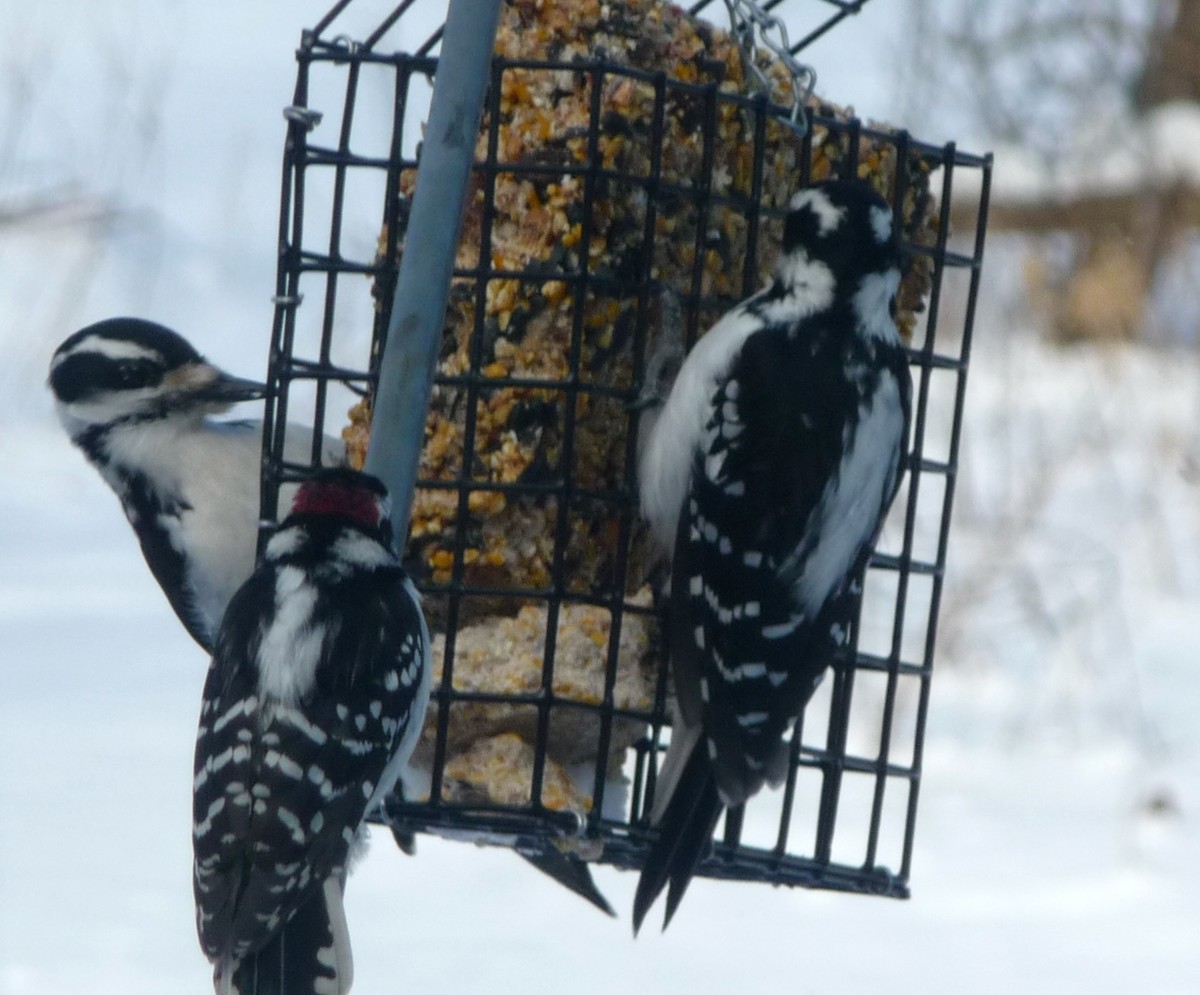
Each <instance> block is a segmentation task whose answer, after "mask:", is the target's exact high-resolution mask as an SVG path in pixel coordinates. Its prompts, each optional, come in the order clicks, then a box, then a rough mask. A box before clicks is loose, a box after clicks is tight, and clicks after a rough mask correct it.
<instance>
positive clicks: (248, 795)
mask: <svg viewBox="0 0 1200 995" xmlns="http://www.w3.org/2000/svg"><path fill="white" fill-rule="evenodd" d="M391 539H392V537H391V524H390V521H389V519H388V508H387V492H386V490H385V489H384V487H383V485H382V484H381V483H380V482H379V481H378V480H377V479H376V478H374V477H370V476H367V475H366V474H361V473H358V472H356V471H353V470H349V469H342V468H339V469H330V470H322V471H318V472H317V473H316V474H315V475H314V476H313V477H312V478H311V479H309V480H307V481H306V482H304V483H303V484H302V485H301V486H300V488H299V490H298V491H297V493H296V496H295V499H294V501H293V503H292V508H291V513H290V514H289V515H288V517H287V518H286V519H285V520H284V522H283V524H282V525H281V526H280V528H279V530H278V531H277V532H276V533H275V534H274V535H273V536H272V537H271V540H270V541H269V542H268V544H267V547H266V553H265V557H264V560H263V563H262V564H261V566H260V567H259V568H258V569H257V570H256V571H255V573H254V574H253V576H252V577H251V578H250V579H249V580H248V581H247V582H246V583H245V584H244V585H243V586H242V587H241V588H240V589H239V590H238V592H237V594H236V595H234V598H233V600H232V601H231V602H230V604H229V609H228V611H227V612H226V614H225V618H224V621H223V622H222V624H221V628H220V631H219V633H218V635H217V639H216V645H215V648H214V651H213V657H212V665H211V667H210V668H209V672H208V679H207V681H206V682H205V686H204V700H203V705H202V707H201V712H200V728H199V733H198V735H197V739H196V759H195V784H194V800H193V817H194V824H193V847H194V853H195V864H194V872H193V883H194V891H195V898H196V916H197V927H198V931H199V935H200V945H201V947H202V948H203V949H204V952H205V954H207V955H208V957H209V958H210V959H211V960H212V961H213V962H214V978H215V987H216V991H217V992H218V993H222V995H224V993H233V992H237V993H240V995H266V993H271V992H276V991H279V992H284V991H286V992H287V993H290V995H296V993H300V992H309V993H318V992H320V993H344V992H346V991H348V990H349V987H350V981H351V977H352V967H351V960H350V949H349V940H348V934H347V931H346V927H345V916H344V912H343V909H342V890H343V884H344V880H345V874H346V868H347V862H348V860H349V858H350V852H351V847H352V844H353V843H354V841H355V838H356V834H357V832H358V830H359V827H360V825H361V823H362V821H363V819H364V818H365V816H366V815H368V814H370V813H371V812H372V811H373V810H375V809H376V808H377V807H378V806H380V805H381V804H382V802H383V798H384V796H385V795H386V794H387V793H388V792H389V791H390V790H391V789H392V787H393V785H394V784H395V783H396V781H397V779H398V778H399V776H400V774H401V773H402V771H403V769H404V766H405V765H406V764H407V762H408V758H409V756H410V754H411V753H412V749H413V746H414V744H415V743H416V741H417V737H418V736H419V734H420V731H421V724H422V721H423V719H424V713H425V707H426V704H427V702H428V698H429V682H430V662H429V645H430V643H429V633H428V631H427V630H426V626H425V620H424V616H423V615H422V612H421V607H420V603H419V599H418V595H417V592H416V590H415V588H414V587H413V586H412V583H411V582H410V581H409V579H408V577H407V575H406V574H405V572H404V570H403V569H402V567H401V565H400V561H399V559H398V558H397V556H396V555H395V553H394V552H393V550H392V545H391ZM280 971H282V972H283V974H284V975H285V976H286V981H285V982H281V981H280V980H279V979H278V974H279V972H280Z"/></svg>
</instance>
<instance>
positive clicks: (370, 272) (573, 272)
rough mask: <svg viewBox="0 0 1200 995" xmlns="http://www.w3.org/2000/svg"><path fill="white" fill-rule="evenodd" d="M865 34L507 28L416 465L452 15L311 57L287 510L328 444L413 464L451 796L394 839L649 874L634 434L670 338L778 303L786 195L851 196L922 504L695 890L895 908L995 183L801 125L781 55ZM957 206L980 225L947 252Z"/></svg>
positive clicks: (526, 16)
mask: <svg viewBox="0 0 1200 995" xmlns="http://www.w3.org/2000/svg"><path fill="white" fill-rule="evenodd" d="M864 2H865V0H859V2H857V3H851V2H834V0H803V2H793V3H792V4H791V6H792V7H794V8H795V11H794V13H795V15H796V16H797V17H800V18H802V17H804V16H809V17H812V18H814V20H813V22H812V24H811V26H810V30H809V32H808V34H807V36H806V37H805V38H804V39H802V40H801V41H800V42H798V43H797V44H795V45H790V44H787V43H786V38H785V44H775V45H767V46H762V45H760V46H759V47H758V48H757V49H756V50H751V49H750V48H749V47H748V46H747V45H746V36H745V33H744V32H743V37H741V38H739V37H738V36H737V35H736V34H731V33H730V31H729V27H728V24H729V21H728V20H726V21H723V22H721V23H715V22H714V23H709V22H707V21H706V20H705V18H707V17H710V16H711V17H714V18H718V16H724V15H725V11H726V9H727V8H729V9H734V8H736V7H738V6H739V5H736V4H735V5H732V7H730V5H726V6H725V7H723V6H722V5H720V4H711V7H710V4H709V3H698V4H696V5H694V7H693V8H692V9H691V10H689V11H684V10H681V9H679V8H675V7H670V6H667V5H664V4H661V3H658V2H656V0H625V2H623V3H617V2H611V3H607V4H601V3H599V2H589V0H583V2H580V3H577V4H570V5H567V4H550V3H546V4H540V3H536V2H534V0H509V2H507V3H505V4H504V6H503V9H502V12H501V15H500V24H499V29H498V33H497V36H496V44H495V49H494V51H495V55H494V57H493V59H492V63H491V67H490V75H489V77H488V86H487V93H486V97H485V101H484V105H483V116H482V122H481V124H480V127H479V129H478V133H477V135H476V136H475V153H474V156H475V157H474V165H473V167H472V169H471V173H470V180H469V185H468V189H467V196H466V211H465V221H464V224H463V229H462V234H461V238H460V240H459V243H458V249H457V256H456V259H455V264H454V275H453V283H452V286H451V288H450V296H449V307H448V309H447V315H446V320H445V327H444V329H443V330H442V338H441V347H440V352H439V355H438V367H437V376H436V379H435V386H434V389H433V398H432V405H431V408H430V411H429V415H428V418H427V420H426V422H425V425H424V426H423V437H422V436H421V434H420V433H421V431H422V427H421V426H407V427H405V426H402V425H389V424H378V423H375V424H372V408H373V399H374V397H375V393H376V390H377V388H378V383H377V379H378V372H379V366H380V356H381V352H382V351H383V345H384V342H385V339H386V336H387V331H388V328H389V322H390V320H391V317H392V310H393V308H392V305H393V293H394V291H395V287H396V282H397V274H398V272H399V270H400V265H401V261H402V259H403V256H404V253H405V251H412V252H418V251H420V249H421V246H418V245H411V244H409V243H408V239H407V226H408V221H409V217H410V211H411V208H412V194H413V189H414V182H415V178H416V176H417V175H418V172H417V170H418V155H419V152H420V142H421V138H422V131H421V129H422V121H423V116H424V114H425V112H426V110H427V108H428V104H429V95H430V93H431V92H432V86H433V85H434V83H433V81H434V80H435V79H436V76H437V73H438V71H439V58H440V52H441V43H442V28H441V23H442V18H443V17H444V13H445V9H444V4H443V5H438V4H435V3H430V4H429V5H428V7H430V8H437V9H434V10H431V9H426V5H425V4H423V3H421V2H418V0H406V2H402V3H399V4H398V5H396V6H394V7H392V6H391V5H388V4H382V5H381V4H374V3H371V2H368V0H355V2H350V0H343V2H341V3H339V4H338V5H337V6H336V7H334V8H333V9H332V10H331V11H330V13H329V14H328V15H327V16H326V17H325V18H324V19H323V20H322V21H321V22H320V24H319V25H318V26H317V27H315V28H314V29H312V30H310V31H306V32H305V33H304V34H303V36H302V41H301V45H300V47H299V50H298V52H297V61H298V79H297V84H296V91H295V99H294V101H293V104H292V106H290V107H288V108H287V109H286V111H285V116H286V118H287V122H288V124H287V142H286V147H285V154H284V163H283V183H282V201H281V219H280V235H279V266H278V278H277V287H276V296H275V316H274V326H273V335H272V342H271V353H270V367H269V379H270V382H271V384H272V386H273V391H274V392H273V397H272V400H271V402H270V404H269V410H268V423H267V425H268V428H267V433H266V438H265V447H264V452H265V456H264V480H263V490H264V505H263V506H264V509H273V508H274V506H275V495H276V492H277V488H278V486H279V484H280V483H281V482H282V481H285V480H290V479H296V478H298V477H301V476H303V475H304V473H305V472H306V471H307V470H308V469H309V467H310V466H311V465H313V464H315V463H317V462H318V461H319V459H320V449H321V435H322V433H326V434H328V435H332V436H337V435H339V434H343V435H344V437H345V438H346V440H347V443H348V450H349V456H350V459H351V461H352V462H353V463H355V464H357V465H361V461H362V457H363V454H364V451H365V445H366V440H367V439H368V437H373V439H374V441H373V442H372V445H378V444H381V440H382V442H383V444H386V441H387V440H388V439H389V438H390V437H391V436H393V435H395V436H397V437H398V436H400V435H402V434H403V433H405V432H407V433H408V434H409V436H411V437H412V438H414V439H417V440H418V442H419V441H420V440H421V439H422V438H423V450H422V453H421V460H420V470H419V476H418V480H417V489H416V495H415V499H414V503H413V508H412V522H411V532H410V534H409V541H408V545H407V549H406V554H405V562H406V566H407V567H408V569H409V571H410V573H411V574H412V576H413V578H414V581H415V582H416V584H417V586H418V588H419V589H420V590H421V591H422V594H423V597H424V602H425V607H426V612H427V615H428V618H429V622H430V626H431V630H432V631H433V633H434V642H435V666H436V667H437V668H440V670H435V675H434V691H433V697H432V699H431V702H430V707H429V715H428V720H427V724H426V728H425V731H424V735H423V737H422V742H421V745H420V746H419V747H418V751H417V754H416V760H417V761H418V763H419V765H420V766H421V767H422V769H423V770H425V771H426V772H427V774H428V780H429V783H428V786H427V787H428V793H427V796H423V797H415V798H413V797H410V798H407V799H401V798H399V797H394V798H392V799H390V800H389V803H388V806H387V818H388V820H389V821H390V822H391V824H392V826H393V829H395V830H396V831H397V832H398V833H410V832H430V833H438V834H442V835H448V836H452V837H455V838H462V839H468V840H474V841H476V842H483V843H493V844H502V845H508V846H513V847H515V848H517V849H519V850H521V851H522V852H524V853H526V854H530V853H538V852H548V851H550V850H557V851H559V852H565V853H568V854H573V855H574V856H575V857H578V858H582V859H586V860H589V861H599V862H603V863H608V864H612V865H615V866H618V867H622V868H639V867H640V866H641V864H642V861H643V859H644V855H645V851H646V848H647V845H648V842H649V840H650V838H651V834H652V832H653V830H652V829H651V828H650V827H649V825H648V819H647V813H648V812H649V810H650V801H651V799H652V797H653V790H654V782H655V775H656V770H657V765H658V763H659V762H660V760H661V751H662V750H663V749H664V746H665V743H666V741H667V739H668V737H669V718H668V714H667V698H668V693H669V692H668V681H667V677H666V674H667V664H666V661H665V659H664V654H663V652H662V650H661V648H660V645H659V639H658V636H657V630H658V625H659V620H660V614H659V609H658V607H657V606H656V605H655V601H654V598H653V596H652V595H651V594H650V593H649V592H650V591H651V590H652V589H653V582H654V580H655V577H656V570H658V569H659V568H658V567H657V565H656V561H655V557H654V555H653V552H652V550H651V547H650V543H649V541H648V539H647V536H646V535H645V532H644V529H643V527H642V525H641V523H640V522H639V519H638V514H637V498H636V485H635V469H636V453H637V436H638V419H639V417H640V414H639V411H638V410H637V406H636V405H635V404H632V403H631V402H633V401H635V399H636V398H638V397H639V395H640V394H641V393H642V391H643V390H644V388H645V386H646V381H647V378H652V377H653V376H655V375H656V373H655V370H654V362H655V361H654V359H653V357H654V356H655V355H656V354H658V353H660V352H661V351H662V350H663V348H664V342H666V341H667V339H668V338H669V337H670V336H677V337H678V338H679V339H681V340H682V342H683V343H684V344H686V345H690V344H691V343H692V342H693V341H695V339H696V337H697V336H698V335H700V334H703V332H704V330H705V329H706V328H707V327H709V326H710V325H711V324H712V323H713V322H714V321H715V320H716V318H717V317H718V316H719V315H720V314H722V313H723V312H724V311H725V310H727V309H728V308H729V307H731V306H732V305H733V304H734V303H736V302H737V301H739V300H741V299H743V298H744V297H746V296H748V295H749V294H751V293H753V292H755V291H756V290H758V289H759V288H760V287H761V286H763V285H764V283H765V282H766V280H767V278H768V276H769V273H770V270H771V266H772V264H773V261H774V258H775V255H776V254H777V252H778V245H779V238H780V231H781V220H780V219H781V217H782V214H783V208H784V207H785V205H786V203H787V200H788V198H789V197H790V195H791V194H792V193H793V192H794V191H795V190H796V189H798V188H800V187H803V186H805V185H807V184H808V183H810V182H813V181H816V180H820V179H823V178H826V177H828V176H836V175H841V176H848V175H855V174H857V175H860V176H863V177H865V178H867V179H869V180H870V181H871V182H872V183H874V184H875V185H876V187H877V188H878V189H880V190H881V192H883V193H884V195H885V196H886V197H887V198H888V199H889V200H890V202H891V203H892V204H893V207H894V210H895V212H896V215H897V216H898V217H900V218H902V219H903V220H902V229H903V235H904V239H905V245H906V248H907V250H908V259H909V263H908V272H907V273H906V276H905V280H904V284H903V286H902V289H901V293H900V297H899V308H900V323H901V325H902V327H903V329H904V330H905V332H906V334H907V335H908V336H909V347H910V355H911V364H912V371H913V378H914V409H913V431H912V438H911V443H910V461H909V472H908V474H907V477H906V483H905V485H904V487H903V489H902V491H901V493H900V496H899V497H898V498H897V500H896V502H895V504H894V506H893V508H892V512H891V515H890V518H889V520H888V523H887V525H886V527H885V529H884V532H883V537H882V539H881V541H880V544H879V548H878V549H877V550H876V551H875V554H874V556H873V559H872V562H871V564H870V567H869V569H868V571H867V574H866V577H865V583H864V594H863V599H862V601H863V603H862V614H861V618H860V621H859V623H858V624H857V625H856V626H855V631H854V633H853V641H852V647H853V652H852V653H850V654H849V655H848V658H847V659H846V660H843V661H840V662H835V663H834V666H833V667H832V668H831V672H830V673H829V674H828V675H827V677H826V680H825V681H824V682H823V684H822V686H821V688H820V689H819V690H818V692H817V694H816V695H815V696H814V698H813V699H812V701H811V702H810V703H809V706H808V708H807V709H806V711H805V713H804V714H803V715H802V717H801V719H800V720H799V721H798V722H797V723H796V725H795V729H794V731H793V733H792V742H791V747H792V748H791V758H792V764H791V771H790V774H789V776H788V778H787V781H786V783H785V785H784V786H783V787H782V788H781V789H779V790H776V791H769V790H768V791H764V792H762V793H761V794H760V795H759V796H758V797H756V798H755V799H753V800H752V801H751V802H750V803H749V804H748V805H747V806H746V808H745V811H744V812H742V811H735V812H733V813H730V814H729V815H728V816H727V818H726V820H725V821H724V822H723V823H722V824H721V826H719V828H718V833H717V838H716V841H715V843H714V846H713V849H712V852H711V854H710V855H709V856H708V857H707V858H706V859H705V860H704V862H703V864H702V865H701V867H700V868H699V871H698V873H699V874H701V875H704V876H710V877H718V878H728V879H743V880H760V881H769V882H772V883H776V884H786V885H803V886H808V887H819V888H832V889H840V890H848V891H857V892H866V893H873V894H880V895H890V896H894V897H906V896H907V894H908V879H909V869H910V861H911V856H912V848H913V833H914V824H915V817H916V809H917V797H918V792H919V788H920V780H921V747H922V738H923V730H924V726H925V719H926V710H927V704H928V700H929V688H930V677H931V672H932V667H933V651H934V636H935V631H936V620H937V614H938V607H939V603H940V598H941V591H942V583H943V578H944V574H945V566H946V549H947V539H948V532H949V520H950V509H951V500H952V496H953V490H954V481H955V473H956V465H957V450H958V444H959V434H960V424H961V415H962V408H963V401H964V394H965V387H966V371H967V360H968V353H969V347H970V337H971V324H972V317H973V311H974V302H975V296H976V292H977V288H978V282H979V275H980V266H981V262H982V251H983V242H984V230H985V219H986V210H987V191H988V185H989V180H990V171H991V162H990V158H989V157H986V156H975V155H969V154H965V153H963V152H961V151H959V150H958V149H957V148H956V147H955V146H954V145H952V144H951V145H945V146H934V145H929V144H925V143H922V142H919V141H917V140H916V139H914V138H912V137H911V136H909V135H908V134H907V133H906V132H904V131H901V130H891V129H890V128H886V127H883V126H867V125H864V124H863V123H861V122H860V121H859V120H857V119H856V118H854V117H853V116H852V114H850V113H847V112H845V111H843V110H842V109H840V108H838V107H837V106H836V105H833V104H828V103H825V102H823V101H822V100H820V99H818V98H816V97H811V96H807V97H806V96H805V95H801V96H799V97H795V98H793V94H794V93H795V90H794V88H793V84H794V81H795V75H796V74H795V72H794V71H793V69H794V67H793V69H789V66H788V62H787V58H786V55H785V53H787V54H790V55H793V56H794V55H796V54H797V53H798V52H799V51H800V50H801V48H802V47H803V45H805V44H807V42H808V41H810V40H812V39H813V38H815V37H817V36H819V35H820V34H821V33H822V32H823V31H825V30H827V29H828V28H829V27H831V26H832V25H834V24H836V23H837V21H839V20H841V19H842V18H843V17H845V16H846V15H847V14H849V13H854V12H857V10H858V8H859V7H861V6H862V4H863V3H864ZM380 6H382V7H384V10H383V11H382V16H380V11H379V9H378V8H379V7H380ZM743 6H744V5H743ZM764 6H765V7H766V8H768V9H770V8H771V7H772V6H778V5H772V4H770V3H767V4H765V5H764ZM785 6H786V5H785ZM372 8H374V9H372ZM755 9H756V10H758V11H759V12H760V13H761V12H762V8H755ZM814 12H815V13H814ZM777 13H778V11H777ZM788 13H789V15H790V14H792V13H793V11H791V10H789V11H788ZM372 15H374V20H373V21H372V20H369V18H370V17H371V16H372ZM728 16H730V17H732V15H728ZM362 18H368V20H366V21H360V20H359V19H362ZM765 22H766V26H767V27H772V25H771V23H770V18H769V17H768V18H766V19H765ZM763 26H764V25H763V24H762V23H760V24H759V28H760V29H761V28H763ZM774 26H775V27H776V28H777V27H778V26H777V25H774ZM744 27H745V25H744V24H743V28H744ZM776 37H777V38H778V34H777V35H776ZM760 40H761V39H760ZM785 45H786V47H785ZM747 55H748V56H749V57H750V59H752V60H753V61H754V62H755V64H756V71H754V72H751V71H750V69H749V65H748V61H749V60H747V58H746V57H747ZM756 80H757V84H756ZM801 100H803V101H804V102H803V105H802V106H800V104H799V103H798V102H799V101H801ZM964 174H965V175H964ZM964 185H965V186H966V187H967V189H968V191H969V198H968V199H969V203H970V204H976V203H977V205H978V207H977V210H976V211H975V212H974V218H975V219H974V222H973V226H972V228H971V229H970V230H967V231H963V230H959V231H956V232H955V233H954V240H953V242H951V232H950V230H949V217H950V207H951V196H952V192H953V190H954V189H956V188H961V187H963V186H964ZM955 206H956V208H958V207H959V205H957V204H956V205H955ZM962 213H963V212H962V211H961V210H957V211H956V218H958V217H960V216H961V215H962ZM967 213H970V212H967ZM456 223H457V218H456V217H452V216H449V212H448V213H447V216H446V217H445V225H446V226H448V227H451V228H452V227H453V226H454V225H455V224H456ZM957 246H962V248H961V249H957V248H955V247H957ZM297 412H304V413H306V414H311V416H312V418H313V422H312V423H313V424H314V425H315V426H316V431H315V433H314V435H313V444H312V446H311V452H310V459H308V460H307V461H305V460H298V461H297V460H295V459H294V458H293V459H290V460H285V459H284V456H283V453H284V437H285V435H286V434H287V429H286V427H285V426H286V425H287V423H288V421H289V414H290V415H291V416H292V417H294V418H297V417H298V418H300V419H301V420H303V418H302V416H300V415H298V414H297ZM410 794H411V792H410Z"/></svg>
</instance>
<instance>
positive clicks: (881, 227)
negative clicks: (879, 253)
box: [869, 207, 892, 245]
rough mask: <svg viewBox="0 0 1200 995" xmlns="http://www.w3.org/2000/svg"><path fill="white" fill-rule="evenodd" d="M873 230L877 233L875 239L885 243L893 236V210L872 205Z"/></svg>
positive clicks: (881, 243)
mask: <svg viewBox="0 0 1200 995" xmlns="http://www.w3.org/2000/svg"><path fill="white" fill-rule="evenodd" d="M869 213H870V216H871V230H872V231H873V232H874V233H875V241H876V242H878V243H879V244H880V245H883V243H884V242H886V241H887V240H888V239H889V238H891V237H892V211H891V208H888V207H872V208H871V210H870V212H869Z"/></svg>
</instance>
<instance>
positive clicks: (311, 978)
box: [216, 878, 354, 995]
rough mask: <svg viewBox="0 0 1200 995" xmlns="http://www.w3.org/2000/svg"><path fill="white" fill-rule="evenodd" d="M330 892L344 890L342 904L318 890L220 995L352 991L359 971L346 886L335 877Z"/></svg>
mask: <svg viewBox="0 0 1200 995" xmlns="http://www.w3.org/2000/svg"><path fill="white" fill-rule="evenodd" d="M326 887H327V888H329V887H332V888H334V889H337V890H338V894H337V896H336V899H334V900H332V901H331V900H330V899H333V896H332V895H322V893H321V891H318V892H317V893H316V894H314V895H313V896H312V898H311V899H309V900H308V901H307V902H305V903H304V904H303V905H302V906H301V907H300V908H299V909H298V910H297V911H296V914H295V915H293V916H292V918H291V919H289V920H288V922H287V925H285V926H284V927H283V928H282V929H281V930H280V931H279V932H278V933H277V934H276V935H275V936H274V937H272V939H271V942H270V943H268V944H267V945H266V946H265V947H263V948H262V949H261V950H259V951H258V952H257V953H255V954H251V955H250V956H248V957H243V958H242V959H241V960H240V961H238V962H237V964H236V965H235V966H234V968H233V976H232V978H231V979H230V980H229V982H228V983H227V984H226V985H225V987H222V984H223V979H222V978H221V971H220V968H219V967H218V976H217V981H216V990H217V993H218V995H224V993H225V992H229V993H230V995H315V993H318V992H339V993H340V992H348V991H349V990H350V983H351V981H352V980H353V974H354V968H353V966H352V964H351V962H350V946H349V937H348V936H347V934H346V926H345V918H344V914H343V912H342V905H341V894H340V890H341V889H340V886H339V884H338V882H337V880H336V878H330V880H329V881H328V882H327V883H326Z"/></svg>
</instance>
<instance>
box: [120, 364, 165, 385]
mask: <svg viewBox="0 0 1200 995" xmlns="http://www.w3.org/2000/svg"><path fill="white" fill-rule="evenodd" d="M159 374H160V371H159V368H158V366H157V365H155V364H154V363H149V362H146V361H145V360H139V359H125V360H122V361H121V362H119V363H118V364H117V379H118V380H119V381H120V383H121V386H122V387H126V388H133V387H149V386H150V385H152V384H155V383H157V382H158V381H159V380H161V379H162V378H161V376H160V375H159Z"/></svg>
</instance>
